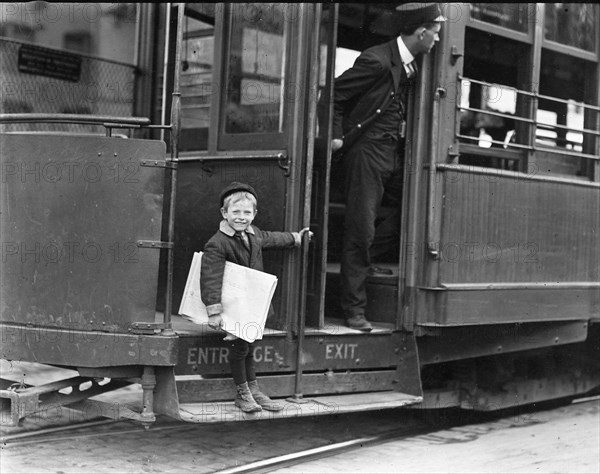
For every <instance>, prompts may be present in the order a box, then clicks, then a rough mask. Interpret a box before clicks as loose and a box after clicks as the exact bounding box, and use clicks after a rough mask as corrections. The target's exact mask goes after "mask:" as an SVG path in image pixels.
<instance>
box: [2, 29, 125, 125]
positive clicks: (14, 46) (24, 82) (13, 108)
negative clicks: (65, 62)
mask: <svg viewBox="0 0 600 474" xmlns="http://www.w3.org/2000/svg"><path fill="white" fill-rule="evenodd" d="M22 47H24V48H34V49H35V50H36V51H37V52H38V54H39V55H40V56H41V57H43V56H44V53H45V52H47V54H48V56H52V55H56V51H57V50H54V49H50V48H44V47H41V46H38V45H35V46H32V45H30V44H26V43H22V42H19V41H14V40H6V39H0V64H2V68H1V72H0V80H1V88H2V89H1V95H0V113H68V114H85V115H89V114H93V115H110V116H119V117H131V116H133V97H134V84H135V67H134V66H131V65H127V64H121V63H117V62H114V61H108V60H103V59H98V58H94V57H90V56H84V55H75V54H73V53H68V54H69V56H71V57H74V56H75V57H77V58H79V59H80V60H81V67H80V73H79V74H78V79H77V80H76V81H70V80H65V79H58V78H55V77H48V76H47V75H44V73H43V72H40V73H33V74H32V73H26V72H23V71H20V70H19V49H20V48H22ZM42 69H43V68H42ZM0 127H1V128H0V130H2V131H17V130H18V131H21V130H34V131H59V132H76V133H81V132H83V133H90V132H93V133H103V132H104V128H103V127H100V126H90V125H79V124H52V123H50V124H8V125H3V126H0Z"/></svg>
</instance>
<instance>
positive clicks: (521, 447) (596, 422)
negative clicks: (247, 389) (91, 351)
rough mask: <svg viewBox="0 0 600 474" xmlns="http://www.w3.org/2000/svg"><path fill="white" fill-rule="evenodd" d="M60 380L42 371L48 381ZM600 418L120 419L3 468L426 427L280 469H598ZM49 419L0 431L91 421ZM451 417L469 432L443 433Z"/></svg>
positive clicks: (232, 462)
mask: <svg viewBox="0 0 600 474" xmlns="http://www.w3.org/2000/svg"><path fill="white" fill-rule="evenodd" d="M0 369H3V370H4V372H3V377H5V374H6V372H5V371H6V370H22V369H25V370H27V373H28V375H27V377H26V378H29V382H30V383H32V384H35V383H36V382H37V380H34V378H35V376H42V375H40V374H37V375H36V373H35V371H32V370H30V369H31V368H28V367H26V366H23V365H17V366H12V367H7V366H5V365H3V366H0ZM13 375H14V374H13ZM61 375H64V374H55V373H53V372H48V373H44V374H43V376H44V377H46V378H48V377H49V376H53V377H56V378H60V377H61ZM139 390H140V388H139V387H136V386H133V387H130V388H127V389H122V392H121V393H120V396H121V397H122V398H123V399H125V400H127V398H128V397H129V398H131V399H134V398H135V399H137V398H138V397H139V395H140V392H139ZM113 396H114V395H113ZM599 413H600V410H599V408H598V402H597V401H596V402H590V403H587V404H579V405H571V406H567V407H560V408H557V409H554V410H550V411H542V412H536V413H534V414H525V415H515V416H510V417H508V418H503V419H501V420H493V421H491V422H488V423H478V424H476V425H468V424H465V422H467V421H468V420H464V419H463V420H461V419H460V418H456V419H453V420H449V419H448V418H446V415H444V414H439V413H438V412H436V414H433V415H432V416H431V417H430V418H428V419H427V420H425V421H424V419H423V415H422V413H420V412H417V411H415V410H406V409H397V410H381V411H373V412H362V413H355V414H345V415H331V416H321V417H309V418H292V419H280V420H270V421H269V420H262V421H261V420H259V421H247V422H243V423H213V424H186V423H182V422H177V421H174V420H171V419H169V418H166V417H165V418H159V420H158V421H157V423H155V424H154V425H153V427H152V428H151V429H150V430H147V431H146V430H144V429H143V428H142V427H140V426H139V425H138V424H135V423H131V422H118V423H111V424H101V425H98V426H95V427H93V428H88V429H84V430H81V431H79V432H73V431H69V432H65V433H57V434H56V435H54V438H53V440H52V441H44V442H42V443H40V442H36V441H34V440H22V441H19V440H13V441H10V440H8V441H7V442H5V443H3V445H2V457H1V464H0V471H1V472H2V473H7V474H8V473H11V474H12V473H80V472H88V473H96V472H97V473H108V472H110V473H114V472H132V473H138V472H141V473H152V472H197V473H204V472H215V471H218V470H221V469H225V468H230V467H235V466H238V465H242V464H246V463H249V462H252V461H257V460H262V459H266V458H271V457H274V456H278V455H284V454H289V453H293V452H298V451H302V450H305V449H310V448H315V447H320V446H324V445H329V444H333V443H338V442H342V441H346V440H351V439H355V438H358V437H367V436H371V435H376V434H379V433H382V432H385V431H389V430H391V429H395V428H398V427H400V426H402V427H405V428H406V429H407V431H408V430H411V429H413V430H414V429H415V428H417V427H419V428H420V429H423V428H424V427H425V428H426V429H428V433H429V434H427V435H421V436H419V435H414V436H412V437H410V438H407V439H404V440H401V441H396V442H392V443H386V444H382V445H378V446H365V447H361V448H359V449H357V450H355V451H352V452H348V453H344V454H341V455H338V456H333V457H329V458H325V459H322V460H319V461H314V462H312V463H307V464H302V465H297V466H294V467H292V468H290V469H287V470H281V471H280V472H307V473H309V472H456V473H463V472H536V473H537V472H574V473H575V472H600V466H599V463H598V455H599V453H598V444H599V442H600V440H599V431H600V414H599ZM49 415H50V416H49V417H47V418H46V419H42V418H37V419H36V418H31V419H26V420H25V421H24V423H23V425H22V426H20V427H15V428H11V427H2V429H1V434H2V436H3V437H10V436H14V435H17V434H19V433H21V432H23V431H26V430H31V429H39V428H43V427H45V426H49V425H57V424H66V423H69V422H70V421H83V420H84V418H85V417H83V416H82V415H81V414H79V413H77V412H75V411H72V410H65V409H64V408H63V409H61V410H60V413H58V411H57V412H56V413H54V414H49ZM59 415H60V416H59ZM460 416H463V417H468V416H470V415H467V414H464V413H463V414H462V415H460ZM448 421H451V422H454V423H463V424H464V426H460V427H456V428H451V429H445V430H441V431H440V427H441V426H443V425H444V423H446V422H448ZM427 427H428V428H427ZM436 427H437V428H436ZM115 430H117V432H115Z"/></svg>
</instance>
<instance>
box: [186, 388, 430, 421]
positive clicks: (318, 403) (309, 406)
mask: <svg viewBox="0 0 600 474" xmlns="http://www.w3.org/2000/svg"><path fill="white" fill-rule="evenodd" d="M422 400H423V398H422V397H415V396H412V395H407V394H405V393H400V392H393V391H387V392H376V393H359V394H350V395H329V396H319V397H310V398H305V399H301V400H300V402H301V403H297V402H295V401H291V399H278V400H277V401H278V402H280V403H281V405H282V406H283V409H282V410H281V411H276V412H275V411H266V410H263V411H261V412H258V413H244V412H242V411H241V410H240V409H239V408H237V407H236V406H235V405H234V404H233V402H212V403H182V404H180V405H179V416H180V418H181V420H183V421H187V422H191V423H222V422H232V421H251V420H274V419H279V418H297V417H300V416H319V415H335V414H339V413H350V412H356V411H365V410H382V409H387V408H399V407H403V406H408V405H414V404H417V403H421V402H422Z"/></svg>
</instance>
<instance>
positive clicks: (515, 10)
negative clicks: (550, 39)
mask: <svg viewBox="0 0 600 474" xmlns="http://www.w3.org/2000/svg"><path fill="white" fill-rule="evenodd" d="M531 11H532V10H531V8H530V4H527V3H471V18H472V19H475V20H480V21H485V22H486V23H491V24H493V25H498V26H503V27H505V28H510V29H511V30H516V31H521V32H523V33H526V32H527V28H528V26H529V22H531V21H533V19H534V18H535V17H533V16H532V14H531Z"/></svg>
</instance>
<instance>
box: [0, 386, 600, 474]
mask: <svg viewBox="0 0 600 474" xmlns="http://www.w3.org/2000/svg"><path fill="white" fill-rule="evenodd" d="M599 399H600V397H599V396H594V397H587V398H583V399H580V400H575V401H574V402H573V403H582V402H589V401H593V402H597V401H598V400H599ZM563 403H565V402H564V401H563ZM552 405H553V406H559V405H558V404H557V402H553V403H552ZM548 408H549V405H548V404H538V405H537V406H531V407H528V410H521V411H520V412H519V413H520V415H519V416H521V417H524V416H529V417H531V416H533V415H535V413H536V412H537V411H539V410H547V409H548ZM391 412H392V411H391V410H390V414H391ZM396 412H397V410H396ZM402 412H403V413H406V416H404V417H403V421H404V422H403V423H402V424H401V426H398V425H396V427H394V428H390V426H391V425H390V424H388V425H387V426H386V425H385V424H381V428H377V427H374V426H373V425H377V424H380V423H379V422H378V420H381V419H385V418H386V414H381V413H379V414H376V415H375V414H374V415H373V418H374V420H373V421H372V422H371V423H369V419H368V417H364V416H363V417H362V418H360V419H358V418H354V419H352V420H350V419H347V421H344V417H343V416H341V415H332V416H331V420H322V423H324V424H325V426H329V424H330V423H338V424H339V426H344V423H347V424H351V423H358V426H357V427H356V430H357V431H365V433H366V434H365V435H364V436H353V437H348V436H344V434H343V433H339V434H338V436H332V438H333V439H330V440H329V441H327V442H320V443H319V442H314V443H312V445H310V446H309V447H307V448H305V449H302V447H303V446H302V445H301V444H299V443H295V442H294V433H297V432H298V431H301V430H302V429H304V430H306V431H307V432H313V431H314V426H316V427H317V430H322V428H324V427H323V426H319V425H318V422H317V421H316V420H310V419H303V420H300V419H290V420H288V424H280V426H278V427H275V428H274V431H275V433H274V434H272V435H271V437H272V438H273V439H276V438H281V437H282V436H287V437H288V438H289V440H290V442H289V443H288V445H287V446H286V447H285V449H266V450H264V449H263V450H262V451H260V452H258V453H254V454H255V456H254V457H255V458H256V457H258V458H259V459H254V460H252V461H251V462H243V461H245V460H246V459H245V458H242V457H240V456H235V455H234V456H231V457H230V458H229V459H226V458H223V459H222V462H221V463H220V464H213V465H212V466H210V467H209V466H206V467H207V468H209V470H208V471H206V472H219V473H221V474H224V473H231V474H233V473H236V474H237V473H255V472H269V471H272V470H276V469H281V468H289V467H292V466H295V465H297V464H300V463H306V462H309V461H314V460H317V459H322V458H326V457H329V456H334V455H337V454H340V453H345V452H352V451H354V450H356V449H359V448H363V447H366V446H375V445H380V444H384V443H390V442H394V441H399V440H402V439H406V438H412V437H416V436H423V435H428V434H429V433H433V432H435V431H439V430H446V429H452V428H455V429H456V428H460V427H461V426H464V425H469V424H470V425H473V424H478V423H480V424H486V423H488V424H490V423H491V424H493V423H494V422H495V420H499V419H501V418H503V417H514V415H515V412H514V411H512V412H510V411H507V410H504V411H501V412H495V413H491V414H490V413H487V414H473V413H465V412H462V411H457V410H439V411H436V412H433V411H418V410H410V409H405V410H402ZM390 414H387V416H389V415H390ZM316 418H317V417H315V419H316ZM320 418H321V419H323V418H326V417H320ZM357 420H358V421H357ZM253 423H254V425H253ZM311 423H312V426H309V424H311ZM271 424H272V422H271ZM213 426H214V425H213ZM235 426H236V424H235V423H223V424H222V427H221V428H222V429H221V431H220V433H217V434H215V436H214V439H213V440H212V441H211V442H214V443H215V444H217V445H218V444H219V443H223V439H228V438H231V436H232V433H236V432H237V435H238V436H239V435H240V432H239V431H240V430H241V431H242V433H241V437H242V439H243V438H244V433H248V434H250V433H252V431H253V426H254V427H255V428H256V427H260V426H265V427H266V424H262V425H261V422H249V423H243V424H241V425H240V424H237V426H238V427H240V430H237V429H236V427H235ZM202 429H203V426H200V425H190V424H189V423H182V422H177V421H173V420H169V419H161V420H159V421H157V424H156V425H154V426H153V427H152V428H151V429H150V430H147V431H146V430H144V428H143V427H142V426H141V425H139V424H136V423H133V422H130V421H114V420H104V419H100V420H90V421H87V422H83V423H75V424H70V425H67V426H53V427H47V428H44V429H37V430H31V431H25V432H21V433H13V434H7V435H5V436H2V438H1V442H2V447H3V450H6V451H5V453H4V454H9V455H10V452H14V451H21V452H25V451H27V452H34V451H35V450H36V449H37V448H38V447H40V446H46V447H47V446H51V445H55V446H68V445H70V444H75V441H76V443H78V444H79V445H82V444H83V445H86V446H97V445H99V444H102V440H104V442H107V440H111V441H112V442H115V443H117V444H118V440H119V439H126V438H132V437H133V438H138V441H139V442H140V443H142V442H144V437H145V436H147V435H148V436H151V437H153V439H155V441H156V442H158V443H160V440H161V439H164V438H165V437H169V438H171V439H181V440H185V439H188V438H190V437H197V438H198V439H202V437H203V433H204V432H203V431H202ZM332 431H335V429H333V430H332ZM369 431H370V432H369ZM277 432H279V433H280V434H277ZM207 433H209V432H208V431H207ZM247 437H248V436H246V438H247ZM335 438H337V439H335ZM148 442H150V443H151V442H152V440H149V441H148ZM232 443H235V440H232ZM256 444H257V445H259V444H262V443H259V442H257V443H256ZM265 444H268V443H265ZM167 450H169V451H170V448H167ZM239 462H242V463H240V464H238V463H239ZM104 472H109V471H104Z"/></svg>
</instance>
